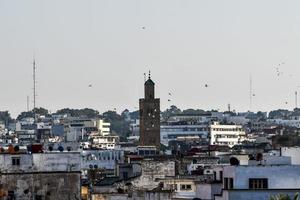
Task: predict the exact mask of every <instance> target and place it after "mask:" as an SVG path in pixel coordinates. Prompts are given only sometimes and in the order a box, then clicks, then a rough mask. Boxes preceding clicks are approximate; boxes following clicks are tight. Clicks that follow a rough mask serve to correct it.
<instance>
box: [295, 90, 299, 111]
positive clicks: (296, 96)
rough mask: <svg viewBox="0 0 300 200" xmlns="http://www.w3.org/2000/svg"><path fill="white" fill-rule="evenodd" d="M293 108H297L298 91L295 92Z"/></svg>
mask: <svg viewBox="0 0 300 200" xmlns="http://www.w3.org/2000/svg"><path fill="white" fill-rule="evenodd" d="M295 108H298V92H297V91H296V92H295Z"/></svg>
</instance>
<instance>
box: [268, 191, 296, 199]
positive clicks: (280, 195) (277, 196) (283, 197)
mask: <svg viewBox="0 0 300 200" xmlns="http://www.w3.org/2000/svg"><path fill="white" fill-rule="evenodd" d="M292 199H293V200H299V193H296V194H295V195H294V197H293V198H291V197H290V196H289V195H287V194H278V195H276V196H271V197H270V200H292Z"/></svg>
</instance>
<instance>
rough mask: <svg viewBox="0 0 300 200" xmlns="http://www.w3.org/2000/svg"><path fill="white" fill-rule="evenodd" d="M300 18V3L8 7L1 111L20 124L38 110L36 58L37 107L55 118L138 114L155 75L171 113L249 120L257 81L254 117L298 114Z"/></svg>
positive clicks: (101, 1)
mask: <svg viewBox="0 0 300 200" xmlns="http://www.w3.org/2000/svg"><path fill="white" fill-rule="evenodd" d="M299 8H300V1H297V0H294V1H291V0H285V1H282V0H264V1H261V0H251V1H241V0H226V1H224V0H151V1H149V0H126V1H125V0H26V1H24V0H0V72H1V73H0V75H1V79H0V91H1V98H0V110H9V111H10V113H11V114H12V115H13V116H16V115H17V114H18V113H20V112H21V111H25V110H26V109H27V106H26V105H27V103H26V99H27V96H29V98H30V108H32V106H33V103H32V99H33V97H32V87H33V86H32V62H33V58H34V57H35V60H36V64H37V65H36V66H37V71H36V73H37V95H38V96H37V100H36V101H37V106H38V107H44V108H47V109H49V110H50V111H51V112H55V111H56V110H57V109H61V108H65V107H69V108H85V107H88V108H93V109H96V110H99V111H100V112H104V111H107V110H112V109H114V108H116V109H117V111H118V112H121V111H122V110H124V109H125V108H128V109H130V110H136V109H137V107H138V100H139V98H141V97H143V81H144V75H143V74H144V73H148V71H149V70H151V77H152V79H153V81H154V82H155V83H156V96H157V97H158V98H160V99H161V109H162V110H163V109H166V108H167V107H169V106H170V105H171V104H175V105H177V106H178V107H180V108H182V109H186V108H199V109H204V110H210V109H219V110H227V105H228V104H229V103H230V105H231V109H235V110H237V111H241V112H242V111H248V110H249V109H250V100H249V99H250V98H249V96H250V95H249V88H250V81H249V80H250V76H251V77H252V88H253V94H254V95H255V96H253V97H252V99H253V100H252V110H253V111H258V110H262V111H269V110H272V109H278V108H285V109H293V108H294V107H295V91H297V90H299V89H300V87H299V86H300V57H299V52H300V12H299ZM276 68H278V69H276ZM278 74H279V76H278ZM90 84H91V85H92V87H89V85H90ZM205 84H207V85H208V87H205ZM299 92H300V90H299ZM169 93H171V94H172V96H170V95H169ZM168 99H170V100H171V101H168ZM298 99H299V101H300V96H299V98H298ZM298 104H299V105H300V102H299V103H298Z"/></svg>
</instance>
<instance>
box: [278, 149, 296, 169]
mask: <svg viewBox="0 0 300 200" xmlns="http://www.w3.org/2000/svg"><path fill="white" fill-rule="evenodd" d="M281 152H282V155H283V156H290V157H291V159H292V165H300V156H299V155H300V147H282V148H281Z"/></svg>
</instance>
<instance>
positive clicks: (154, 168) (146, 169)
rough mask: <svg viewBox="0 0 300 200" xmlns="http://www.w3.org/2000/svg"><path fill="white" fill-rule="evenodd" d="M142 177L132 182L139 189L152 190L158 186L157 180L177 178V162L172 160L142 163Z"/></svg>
mask: <svg viewBox="0 0 300 200" xmlns="http://www.w3.org/2000/svg"><path fill="white" fill-rule="evenodd" d="M141 169H142V175H141V176H139V177H138V178H136V179H134V180H133V181H132V184H133V185H134V186H135V187H136V188H139V189H146V190H152V189H154V188H155V187H157V186H158V184H159V181H158V180H157V179H163V178H165V177H168V176H169V177H174V176H175V162H174V161H170V160H164V161H153V160H144V161H143V162H142V163H141Z"/></svg>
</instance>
